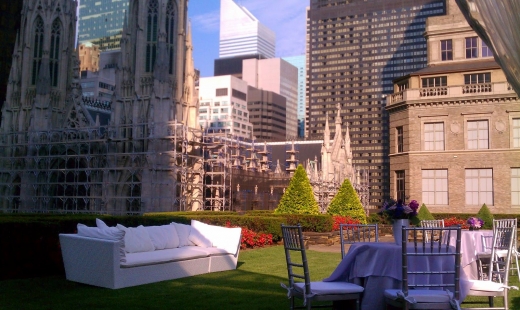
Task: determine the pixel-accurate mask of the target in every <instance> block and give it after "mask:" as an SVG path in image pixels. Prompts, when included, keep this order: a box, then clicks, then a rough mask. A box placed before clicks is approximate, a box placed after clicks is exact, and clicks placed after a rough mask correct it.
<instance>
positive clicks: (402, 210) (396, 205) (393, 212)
mask: <svg viewBox="0 0 520 310" xmlns="http://www.w3.org/2000/svg"><path fill="white" fill-rule="evenodd" d="M418 209H419V203H418V202H417V200H412V201H410V203H409V204H404V203H403V200H401V199H399V200H397V201H395V200H390V201H385V203H384V204H383V207H382V212H383V213H385V214H386V215H387V216H388V217H389V218H391V219H392V220H406V219H412V218H414V217H416V216H417V210H418Z"/></svg>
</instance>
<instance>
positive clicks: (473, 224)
mask: <svg viewBox="0 0 520 310" xmlns="http://www.w3.org/2000/svg"><path fill="white" fill-rule="evenodd" d="M466 223H468V225H469V228H470V229H480V228H482V226H484V221H483V220H482V219H479V218H478V217H470V218H469V219H468V221H467V222H466Z"/></svg>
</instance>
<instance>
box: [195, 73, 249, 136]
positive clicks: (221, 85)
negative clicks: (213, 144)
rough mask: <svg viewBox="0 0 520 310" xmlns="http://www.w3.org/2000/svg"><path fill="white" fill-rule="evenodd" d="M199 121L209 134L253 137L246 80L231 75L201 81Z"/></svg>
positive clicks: (206, 78) (205, 78)
mask: <svg viewBox="0 0 520 310" xmlns="http://www.w3.org/2000/svg"><path fill="white" fill-rule="evenodd" d="M199 98H200V108H199V124H200V126H201V127H203V128H204V130H205V131H206V132H207V133H208V134H226V133H228V134H232V135H235V136H237V137H242V138H247V139H249V138H251V131H252V129H253V128H252V125H251V123H250V122H249V111H248V109H247V83H246V82H245V81H243V80H241V79H239V78H236V77H234V76H231V75H225V76H215V77H204V78H200V80H199Z"/></svg>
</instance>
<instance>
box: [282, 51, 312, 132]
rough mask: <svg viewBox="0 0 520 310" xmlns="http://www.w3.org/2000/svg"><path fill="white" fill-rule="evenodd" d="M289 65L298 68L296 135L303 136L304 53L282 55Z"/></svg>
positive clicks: (305, 80)
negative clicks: (288, 55)
mask: <svg viewBox="0 0 520 310" xmlns="http://www.w3.org/2000/svg"><path fill="white" fill-rule="evenodd" d="M282 59H283V60H285V61H287V62H288V63H290V64H291V65H293V66H295V67H296V68H298V113H297V118H298V137H299V138H303V137H304V136H305V83H306V82H307V79H306V68H307V66H306V61H305V55H299V56H290V57H282Z"/></svg>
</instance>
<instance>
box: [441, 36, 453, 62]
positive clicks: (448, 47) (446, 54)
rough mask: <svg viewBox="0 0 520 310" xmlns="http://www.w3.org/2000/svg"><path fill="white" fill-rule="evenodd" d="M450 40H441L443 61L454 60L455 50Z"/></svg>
mask: <svg viewBox="0 0 520 310" xmlns="http://www.w3.org/2000/svg"><path fill="white" fill-rule="evenodd" d="M451 42H452V41H451V39H450V40H441V59H442V61H446V60H453V48H452V43H451Z"/></svg>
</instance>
